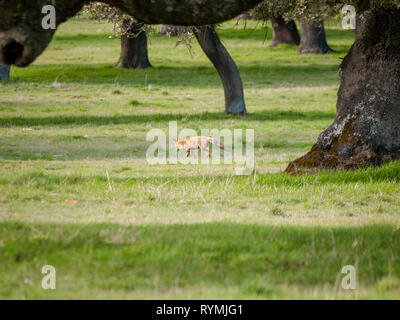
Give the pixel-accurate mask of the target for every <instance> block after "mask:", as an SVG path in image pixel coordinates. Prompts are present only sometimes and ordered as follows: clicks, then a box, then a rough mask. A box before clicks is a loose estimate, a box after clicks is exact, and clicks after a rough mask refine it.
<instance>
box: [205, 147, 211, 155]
mask: <svg viewBox="0 0 400 320" xmlns="http://www.w3.org/2000/svg"><path fill="white" fill-rule="evenodd" d="M204 151H205V152H206V156H207V158H209V157H210V146H207V147H206V148H205V150H204Z"/></svg>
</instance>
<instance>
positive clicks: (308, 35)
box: [297, 21, 333, 54]
mask: <svg viewBox="0 0 400 320" xmlns="http://www.w3.org/2000/svg"><path fill="white" fill-rule="evenodd" d="M300 32H301V40H300V46H299V48H298V49H297V52H298V53H317V54H324V53H328V52H332V51H333V50H332V49H331V48H330V47H329V46H328V43H327V41H326V33H325V27H324V22H323V21H317V22H313V23H304V22H303V23H300Z"/></svg>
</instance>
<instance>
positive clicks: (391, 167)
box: [0, 161, 400, 192]
mask: <svg viewBox="0 0 400 320" xmlns="http://www.w3.org/2000/svg"><path fill="white" fill-rule="evenodd" d="M148 166H150V167H151V165H150V164H149V165H148ZM166 166H175V165H166ZM192 166H193V165H191V167H192ZM177 168H178V167H177ZM180 168H182V165H181V166H180ZM232 176H233V179H234V180H235V181H236V183H239V184H243V183H245V184H246V183H249V184H253V183H256V184H258V185H268V186H276V187H285V188H287V187H290V188H294V189H297V188H298V189H304V186H305V185H309V186H310V188H312V187H313V186H317V185H329V184H331V185H334V184H336V185H342V184H349V183H354V184H355V183H365V184H368V183H374V182H387V183H396V182H399V181H400V161H393V162H391V163H388V164H386V165H383V166H382V167H378V168H368V169H359V170H357V171H337V172H333V171H330V172H323V173H320V174H312V175H297V176H291V175H288V174H286V173H279V174H272V173H266V174H257V176H256V177H255V178H252V179H251V182H249V177H248V176H236V175H233V170H232V173H225V174H220V175H215V174H210V175H207V174H204V175H199V176H191V177H176V176H175V174H174V175H173V176H167V175H163V176H148V177H146V176H140V177H137V176H136V177H132V176H131V174H130V173H126V177H120V176H119V177H117V176H115V175H114V176H113V177H112V180H113V183H115V184H116V185H120V187H121V188H132V187H134V186H135V185H138V186H143V185H145V184H148V185H154V186H158V185H161V184H165V183H166V182H168V185H169V186H176V187H177V188H179V189H182V188H184V186H185V183H190V184H192V183H195V182H198V183H201V184H203V185H205V186H206V185H207V184H208V183H210V184H212V185H213V187H214V188H216V189H217V190H220V187H221V186H223V185H225V184H226V181H227V179H232ZM108 181H109V180H108V178H107V177H106V176H105V175H104V174H103V175H90V176H89V175H88V176H84V175H62V174H53V173H43V172H31V173H26V174H22V175H20V176H18V177H14V178H13V180H12V183H13V185H21V186H23V185H25V184H26V183H28V182H29V183H35V185H36V187H37V188H41V187H42V188H44V189H47V188H48V187H49V186H52V187H54V188H55V189H56V188H57V187H63V186H65V185H92V184H93V182H96V184H103V183H105V184H107V183H108ZM0 184H9V181H8V180H7V179H6V178H1V179H0ZM150 190H153V189H152V188H151V189H150ZM207 190H208V192H211V191H210V190H209V188H208V189H207ZM238 192H240V191H238Z"/></svg>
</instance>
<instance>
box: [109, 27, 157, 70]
mask: <svg viewBox="0 0 400 320" xmlns="http://www.w3.org/2000/svg"><path fill="white" fill-rule="evenodd" d="M124 25H125V28H126V29H125V30H126V31H127V33H126V34H125V33H124V34H123V35H121V54H120V58H119V62H118V63H117V65H116V67H117V68H127V69H146V68H150V67H151V64H150V61H149V57H148V53H147V34H146V31H144V30H143V23H131V22H129V21H125V22H124ZM123 28H124V27H123Z"/></svg>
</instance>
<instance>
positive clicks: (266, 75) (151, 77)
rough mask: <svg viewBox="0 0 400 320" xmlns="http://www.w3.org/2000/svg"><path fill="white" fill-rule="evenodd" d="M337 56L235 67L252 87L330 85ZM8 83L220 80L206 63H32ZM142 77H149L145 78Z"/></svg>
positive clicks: (201, 83)
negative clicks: (331, 59) (130, 65)
mask: <svg viewBox="0 0 400 320" xmlns="http://www.w3.org/2000/svg"><path fill="white" fill-rule="evenodd" d="M339 63H340V61H339V59H338V60H337V63H326V64H318V60H316V61H312V62H311V61H310V63H309V64H308V65H307V64H299V65H295V64H291V65H285V64H283V63H277V62H274V63H273V64H270V63H269V62H268V61H263V60H260V59H258V60H257V61H256V62H255V63H253V64H250V65H249V64H247V65H241V64H240V62H238V67H239V69H240V73H241V75H242V77H243V80H244V81H245V86H246V81H247V79H248V81H250V82H251V85H252V86H253V87H257V86H262V87H265V84H266V81H267V83H269V84H271V85H273V86H274V87H277V86H280V85H286V84H288V83H290V84H291V85H296V86H317V87H319V86H330V85H337V84H338V77H336V75H337V73H338V66H339ZM12 72H13V75H12V77H11V80H10V81H9V82H8V85H14V84H23V83H35V84H42V85H51V84H52V83H53V82H54V81H55V80H56V79H57V81H58V82H66V83H70V84H71V83H79V85H85V84H117V85H118V86H127V87H129V86H133V87H144V86H145V82H148V83H151V84H152V85H156V86H163V87H193V86H196V87H199V88H209V87H220V86H221V81H220V78H219V76H218V74H217V71H216V70H215V68H214V67H213V66H212V65H210V64H207V65H206V66H204V65H200V64H198V63H197V64H193V65H191V66H182V65H180V66H176V67H175V66H159V67H155V68H151V69H146V70H130V69H116V68H114V67H113V66H112V65H107V64H64V65H55V64H54V65H33V66H30V67H28V68H26V69H23V70H21V69H17V68H14V69H13V70H12ZM145 78H146V79H148V80H146V81H145Z"/></svg>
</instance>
